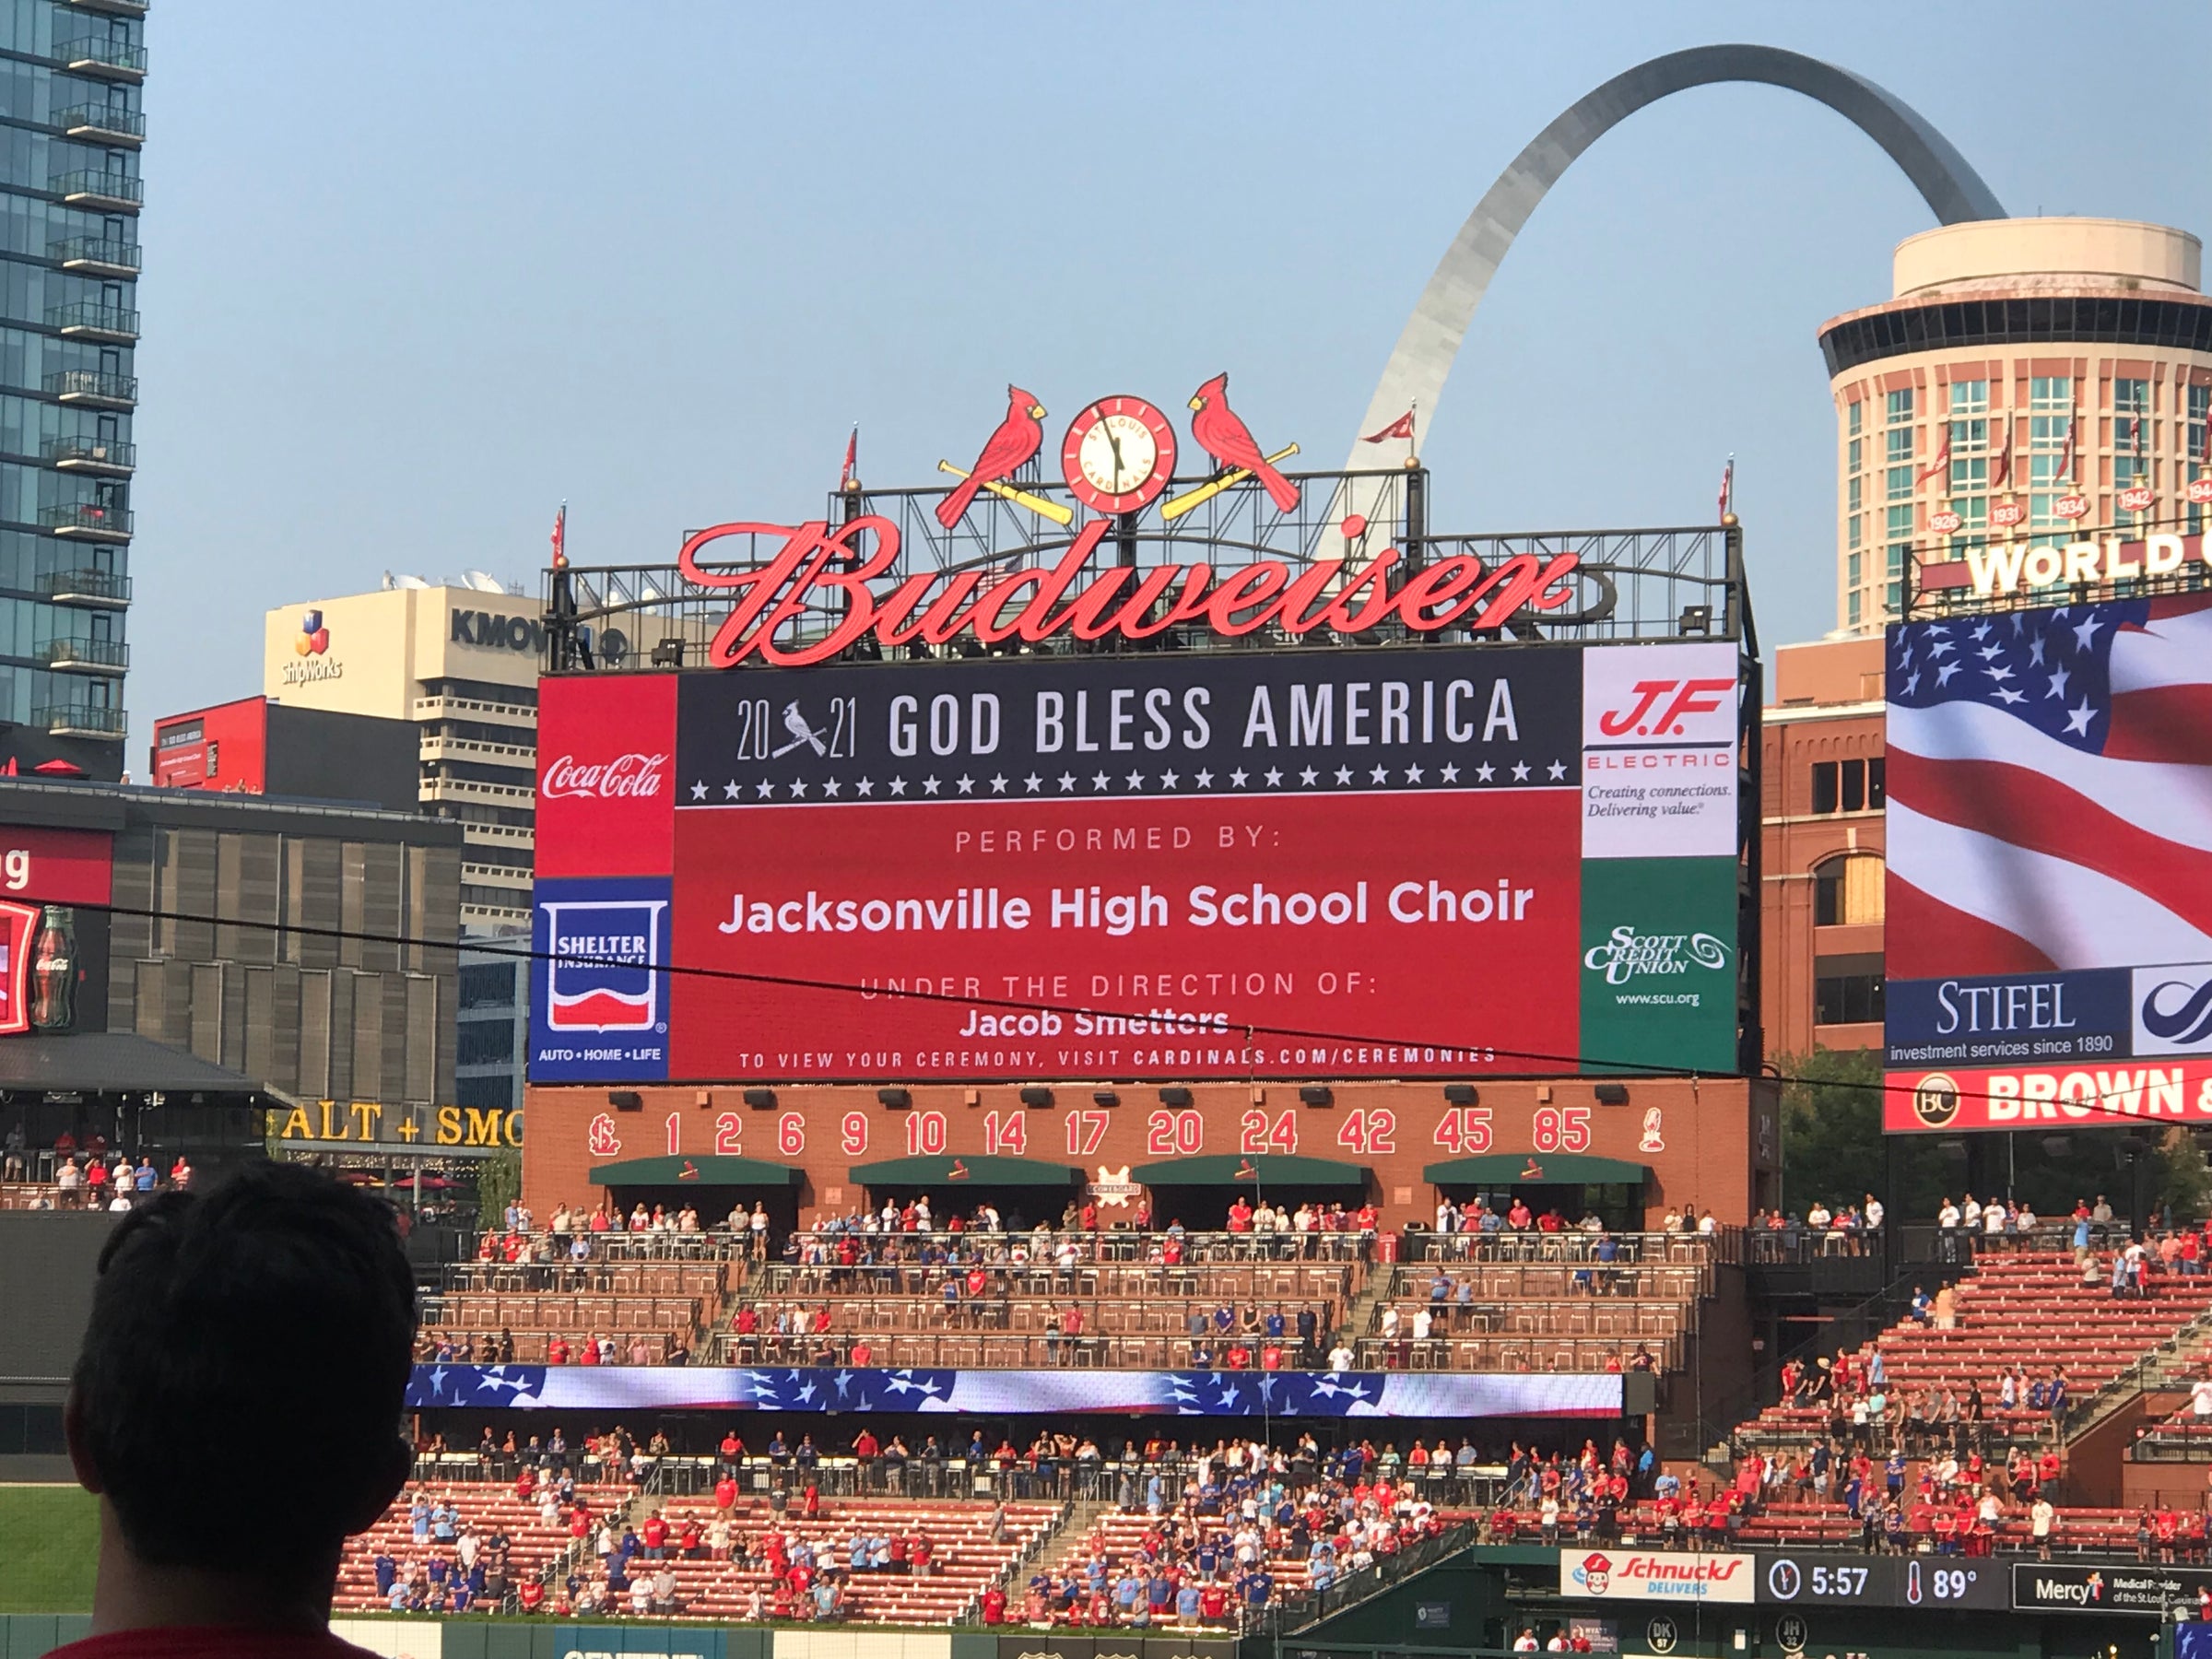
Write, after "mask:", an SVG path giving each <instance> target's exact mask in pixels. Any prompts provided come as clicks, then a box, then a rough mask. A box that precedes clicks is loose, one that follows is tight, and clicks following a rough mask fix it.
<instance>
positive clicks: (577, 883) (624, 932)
mask: <svg viewBox="0 0 2212 1659" xmlns="http://www.w3.org/2000/svg"><path fill="white" fill-rule="evenodd" d="M535 897H536V911H537V915H536V924H535V929H534V930H533V931H534V943H535V948H536V950H537V951H538V952H539V953H540V955H539V956H538V958H537V959H536V960H535V961H534V962H533V963H532V965H531V998H530V1002H531V1019H530V1023H531V1048H530V1075H531V1076H532V1077H535V1078H537V1079H538V1080H540V1081H553V1080H556V1079H558V1080H560V1081H579V1082H599V1081H607V1082H618V1081H652V1080H654V1079H657V1078H662V1077H666V1076H667V1075H668V974H667V971H666V969H667V963H668V956H669V927H668V912H669V892H668V879H667V877H619V878H617V877H607V878H603V879H572V880H554V879H546V880H541V881H539V882H538V883H537V886H536V892H535Z"/></svg>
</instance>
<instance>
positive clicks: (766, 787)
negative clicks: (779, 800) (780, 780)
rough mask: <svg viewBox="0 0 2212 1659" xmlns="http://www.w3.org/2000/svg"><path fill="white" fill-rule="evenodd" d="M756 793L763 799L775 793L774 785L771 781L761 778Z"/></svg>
mask: <svg viewBox="0 0 2212 1659" xmlns="http://www.w3.org/2000/svg"><path fill="white" fill-rule="evenodd" d="M756 793H758V794H759V796H760V798H761V799H762V800H764V801H765V800H767V799H768V798H769V797H770V796H771V795H772V794H775V793H776V786H775V785H774V784H773V783H771V782H769V781H768V780H767V779H766V778H763V779H761V780H760V787H759V790H758V791H757V792H756Z"/></svg>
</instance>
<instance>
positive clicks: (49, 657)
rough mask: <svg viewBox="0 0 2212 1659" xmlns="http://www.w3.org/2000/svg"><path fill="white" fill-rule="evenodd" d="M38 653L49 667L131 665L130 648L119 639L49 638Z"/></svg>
mask: <svg viewBox="0 0 2212 1659" xmlns="http://www.w3.org/2000/svg"><path fill="white" fill-rule="evenodd" d="M39 654H40V656H41V659H42V660H43V661H44V662H45V664H46V665H47V666H48V667H49V668H62V667H69V666H83V667H88V668H114V669H124V668H128V667H129V666H130V665H131V648H130V647H129V646H128V645H126V644H124V642H123V641H121V640H49V641H47V642H46V646H45V649H44V650H43V651H41V653H39Z"/></svg>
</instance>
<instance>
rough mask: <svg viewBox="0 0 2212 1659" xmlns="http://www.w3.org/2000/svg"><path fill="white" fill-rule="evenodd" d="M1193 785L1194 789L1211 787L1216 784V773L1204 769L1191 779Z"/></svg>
mask: <svg viewBox="0 0 2212 1659" xmlns="http://www.w3.org/2000/svg"><path fill="white" fill-rule="evenodd" d="M1191 785H1192V787H1193V788H1194V789H1211V788H1212V787H1213V786H1214V774H1213V773H1212V772H1210V771H1202V772H1200V773H1199V774H1198V775H1197V776H1196V777H1194V778H1193V779H1192V780H1191Z"/></svg>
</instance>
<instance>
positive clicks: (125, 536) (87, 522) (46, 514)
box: [39, 501, 131, 542]
mask: <svg viewBox="0 0 2212 1659" xmlns="http://www.w3.org/2000/svg"><path fill="white" fill-rule="evenodd" d="M39 523H40V524H41V526H42V527H44V528H45V529H48V530H51V531H53V534H54V535H59V536H64V537H66V538H67V539H70V540H73V541H99V542H126V541H129V540H130V539H131V515H130V513H129V512H126V511H125V510H124V509H123V508H121V507H100V506H96V505H95V504H94V503H92V502H90V501H71V502H68V503H66V504H65V505H64V506H60V507H41V508H40V509H39Z"/></svg>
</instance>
